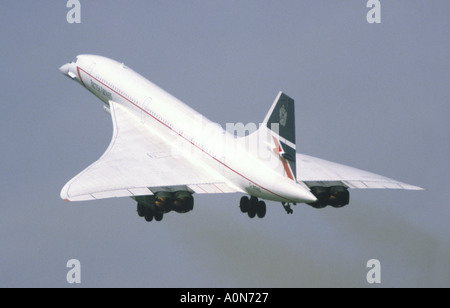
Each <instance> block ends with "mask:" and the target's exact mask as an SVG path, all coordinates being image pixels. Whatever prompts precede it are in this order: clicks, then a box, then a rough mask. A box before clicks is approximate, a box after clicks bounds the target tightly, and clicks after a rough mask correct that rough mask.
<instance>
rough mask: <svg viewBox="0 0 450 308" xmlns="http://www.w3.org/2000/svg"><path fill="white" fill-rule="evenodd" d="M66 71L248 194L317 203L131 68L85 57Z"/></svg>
mask: <svg viewBox="0 0 450 308" xmlns="http://www.w3.org/2000/svg"><path fill="white" fill-rule="evenodd" d="M61 70H62V71H64V73H65V74H66V75H68V76H69V77H71V78H72V79H76V80H77V81H78V82H79V83H81V84H82V85H83V86H84V87H86V88H87V89H88V90H89V91H91V92H92V93H93V94H95V95H96V96H97V97H98V98H100V99H101V100H102V101H103V103H104V104H105V108H108V106H109V102H110V101H114V102H116V103H118V104H120V105H122V106H124V107H126V108H127V109H128V110H129V111H130V112H131V113H132V114H134V116H135V118H136V121H140V122H141V123H142V124H144V125H146V127H147V128H148V129H149V130H152V131H153V132H156V133H157V135H158V136H159V137H160V138H161V139H163V140H164V141H166V142H168V143H170V144H172V145H174V147H176V148H177V149H182V151H183V153H186V154H188V157H189V159H192V160H193V161H196V163H200V162H201V164H202V165H204V166H205V165H206V166H207V168H208V169H209V170H210V171H211V172H216V173H218V174H220V175H221V176H223V177H224V178H225V179H226V180H227V181H228V182H229V183H230V184H231V185H234V186H235V187H237V188H239V189H240V190H241V191H242V192H246V193H248V194H250V195H252V196H255V197H259V198H263V199H267V200H273V201H281V202H297V203H305V202H311V201H315V200H316V198H315V197H314V196H313V195H312V194H311V193H310V191H309V190H308V189H307V188H306V187H305V186H303V185H301V184H298V183H296V182H295V181H293V180H291V179H289V178H287V177H284V176H282V175H280V174H279V173H276V172H275V171H274V170H273V169H272V168H270V166H268V165H267V164H266V163H265V162H264V161H263V160H261V159H259V158H258V157H257V156H255V155H254V154H253V153H252V152H251V151H249V150H248V149H247V148H246V147H245V146H244V145H243V144H242V142H239V139H237V138H235V137H234V136H233V135H231V134H229V133H227V132H226V131H225V130H224V129H222V127H220V125H218V124H216V123H214V122H212V121H210V120H208V119H206V118H205V117H204V116H202V115H201V114H199V113H198V112H196V111H194V110H193V109H192V108H190V107H189V106H187V105H186V104H184V103H183V102H181V101H180V100H178V99H176V98H175V97H173V96H172V95H170V94H169V93H167V92H166V91H164V90H162V89H161V88H159V87H158V86H156V85H155V84H153V83H152V82H150V81H148V80H147V79H145V78H144V77H142V76H141V75H139V74H138V73H136V72H134V71H133V70H131V69H130V68H128V67H126V66H125V65H123V64H121V63H119V62H116V61H114V60H111V59H108V58H104V57H100V56H93V55H82V56H78V57H77V60H76V63H73V62H72V63H69V64H66V65H64V66H63V67H61Z"/></svg>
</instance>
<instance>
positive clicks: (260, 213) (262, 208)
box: [256, 201, 267, 218]
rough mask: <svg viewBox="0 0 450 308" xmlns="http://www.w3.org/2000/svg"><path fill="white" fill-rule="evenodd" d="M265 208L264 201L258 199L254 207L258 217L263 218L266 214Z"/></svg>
mask: <svg viewBox="0 0 450 308" xmlns="http://www.w3.org/2000/svg"><path fill="white" fill-rule="evenodd" d="M266 212H267V208H266V203H265V202H264V201H259V202H258V206H257V208H256V214H257V215H258V217H259V218H264V216H266Z"/></svg>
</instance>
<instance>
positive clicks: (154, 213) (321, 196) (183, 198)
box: [133, 186, 350, 222]
mask: <svg viewBox="0 0 450 308" xmlns="http://www.w3.org/2000/svg"><path fill="white" fill-rule="evenodd" d="M310 189H311V192H312V193H313V195H314V196H316V198H317V201H316V202H314V203H308V205H310V206H311V207H313V208H316V209H322V208H325V207H326V206H332V207H334V208H342V207H344V206H346V205H347V204H349V201H350V193H349V191H348V189H347V187H344V186H332V187H323V186H314V187H311V188H310ZM133 199H134V200H135V201H136V202H137V213H138V215H139V217H143V218H145V220H146V221H147V222H150V221H153V219H154V220H155V221H161V220H162V219H163V216H164V214H167V213H169V212H172V211H174V212H177V213H181V214H183V213H187V212H190V211H192V210H193V209H194V197H193V195H192V193H191V192H189V191H177V192H166V191H161V192H157V193H155V194H154V195H149V196H138V197H133ZM281 204H282V205H283V208H284V209H285V211H286V212H287V213H288V214H292V213H293V210H292V208H291V205H296V204H295V203H287V202H282V203H281ZM239 209H240V210H241V212H242V213H244V214H247V215H248V217H250V218H254V217H259V218H264V217H265V216H266V212H267V208H266V203H265V202H264V201H263V200H259V199H258V198H257V197H254V196H243V197H242V198H241V199H240V202H239Z"/></svg>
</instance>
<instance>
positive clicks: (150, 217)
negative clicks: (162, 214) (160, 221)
mask: <svg viewBox="0 0 450 308" xmlns="http://www.w3.org/2000/svg"><path fill="white" fill-rule="evenodd" d="M152 220H153V213H146V214H145V221H146V222H150V221H152Z"/></svg>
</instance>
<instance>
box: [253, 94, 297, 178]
mask: <svg viewBox="0 0 450 308" xmlns="http://www.w3.org/2000/svg"><path fill="white" fill-rule="evenodd" d="M261 128H264V129H268V130H269V135H270V137H271V138H270V139H271V140H268V142H269V144H272V145H273V148H272V149H271V150H272V151H273V152H275V154H276V155H277V156H278V157H279V160H280V161H281V163H282V167H283V168H280V169H279V170H280V172H282V173H283V174H285V175H286V176H287V177H289V178H290V179H292V180H294V181H296V177H297V166H296V145H295V105H294V100H293V99H292V98H290V97H289V96H287V95H286V94H284V93H283V92H280V93H279V94H278V96H277V98H276V99H275V101H274V103H273V104H272V107H271V108H270V110H269V112H268V113H267V115H266V118H265V119H264V122H263V125H262V127H261Z"/></svg>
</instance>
